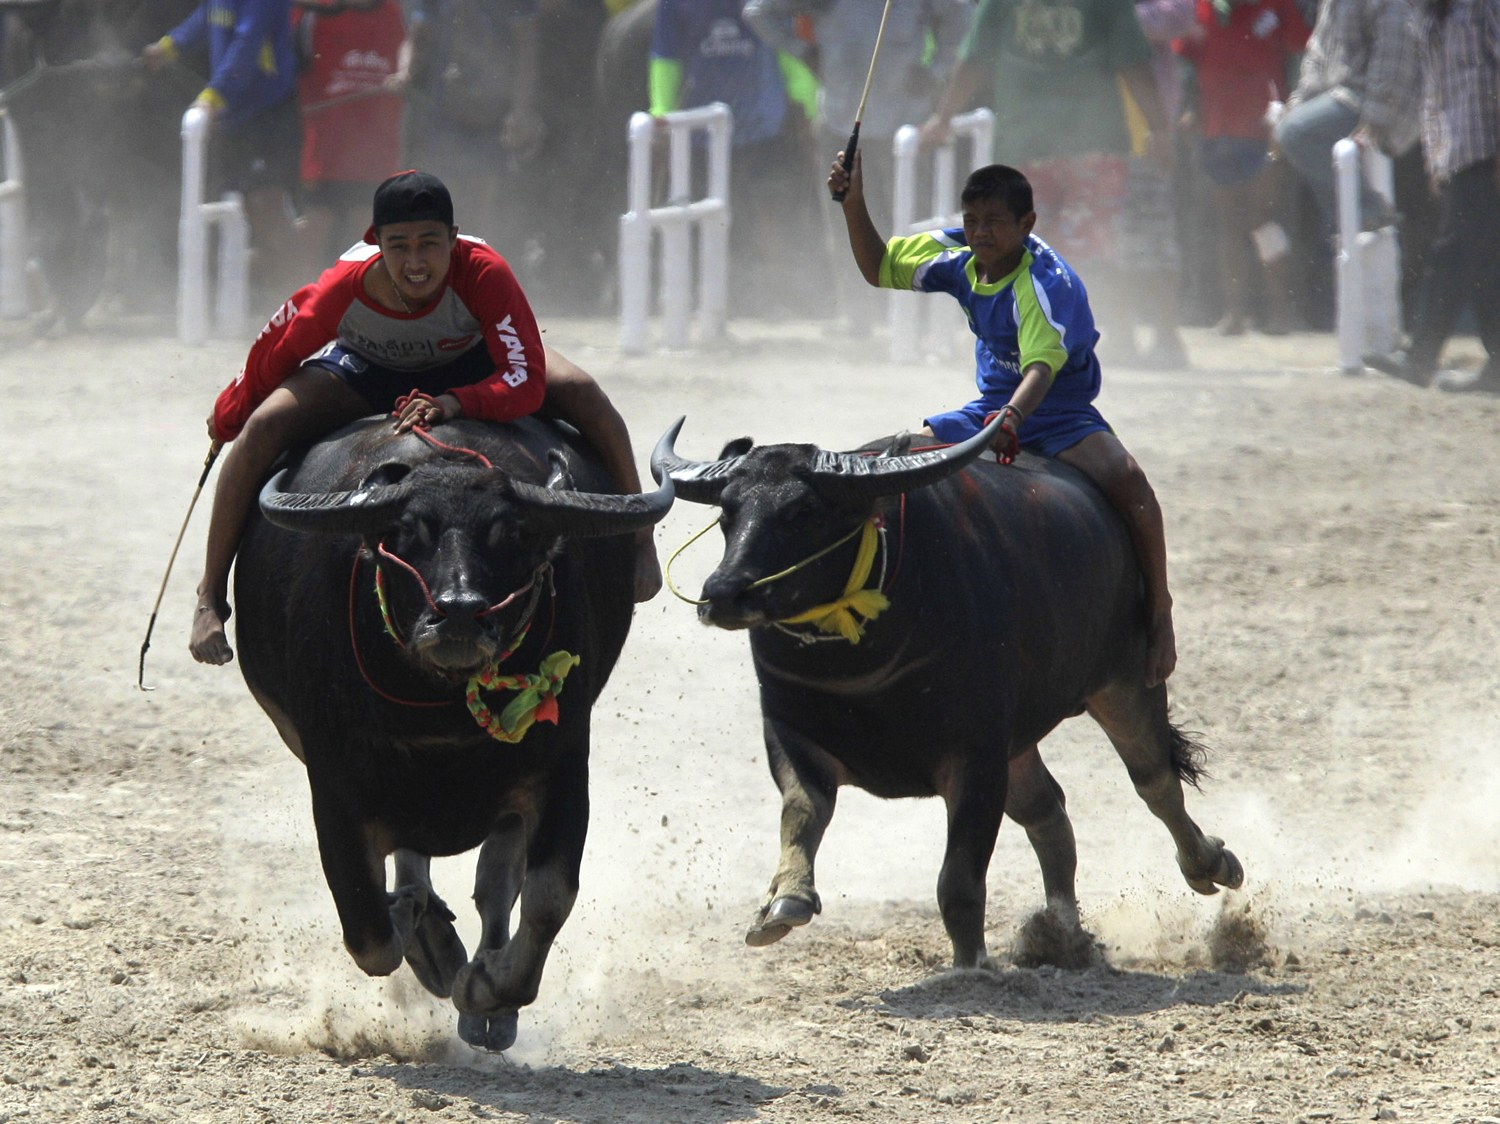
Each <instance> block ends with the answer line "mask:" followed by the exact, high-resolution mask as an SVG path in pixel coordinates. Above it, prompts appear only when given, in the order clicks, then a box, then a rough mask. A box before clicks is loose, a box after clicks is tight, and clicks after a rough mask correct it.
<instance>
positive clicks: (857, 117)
mask: <svg viewBox="0 0 1500 1124" xmlns="http://www.w3.org/2000/svg"><path fill="white" fill-rule="evenodd" d="M890 14H891V0H885V7H884V8H883V9H882V10H881V13H880V29H879V30H878V31H876V32H875V49H874V50H873V51H871V52H870V69H869V70H867V71H866V72H865V89H864V93H862V94H860V95H859V108H858V109H857V110H855V113H854V131H853V132H851V133H850V134H849V143H848V144H846V145H845V146H844V159H843V161H842V163H843V165H844V171H846V172H847V171H849V170H850V169H852V168H853V167H854V151H855V149H857V148H858V147H859V126H860V122H862V121H863V120H864V119H865V102H867V101H868V100H869V99H870V83H871V82H872V81H874V79H875V60H876V59H878V58H879V57H880V41H881V40H882V39H884V38H885V21H886V19H887V18H888V17H889V16H890ZM848 194H849V193H848V192H847V191H835V192H834V193H833V201H834V202H835V203H842V202H843V201H844V196H846V195H848Z"/></svg>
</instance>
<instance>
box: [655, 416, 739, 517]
mask: <svg viewBox="0 0 1500 1124" xmlns="http://www.w3.org/2000/svg"><path fill="white" fill-rule="evenodd" d="M685 421H687V418H686V417H680V418H678V419H677V424H676V425H674V426H672V428H671V429H669V430H667V432H666V433H665V434H663V435H662V439H661V440H660V441H659V442H657V445H656V452H654V453H652V454H651V475H652V476H654V477H655V478H656V479H657V480H662V479H670V480H671V481H672V482H673V483H674V484H676V485H677V494H678V495H680V496H681V497H682V498H683V499H685V500H687V501H689V502H690V503H706V504H716V503H718V502H719V493H720V492H722V491H723V490H724V485H725V484H727V483H729V474H730V473H731V472H733V471H734V466H735V465H737V464H739V463H740V460H741V458H740V457H728V458H725V459H723V460H717V461H690V460H685V459H683V458H682V457H679V456H678V455H677V453H676V450H675V449H674V446H675V445H676V444H677V434H678V433H679V432H681V430H682V423H683V422H685Z"/></svg>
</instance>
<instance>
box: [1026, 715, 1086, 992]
mask: <svg viewBox="0 0 1500 1124" xmlns="http://www.w3.org/2000/svg"><path fill="white" fill-rule="evenodd" d="M1066 803H1067V802H1066V799H1065V798H1064V796H1063V790H1062V785H1060V784H1058V783H1057V781H1056V780H1055V779H1054V778H1053V776H1052V774H1051V773H1050V772H1048V771H1047V766H1046V765H1044V764H1043V763H1042V757H1041V754H1040V753H1038V752H1037V747H1036V744H1035V743H1033V744H1031V745H1029V746H1026V747H1024V748H1023V749H1022V750H1021V752H1020V753H1018V754H1016V755H1015V756H1013V757H1011V759H1010V769H1009V780H1008V782H1007V784H1006V788H1005V814H1006V816H1008V817H1009V818H1010V819H1012V820H1015V821H1016V823H1018V824H1020V825H1021V826H1022V827H1023V828H1025V829H1026V838H1027V839H1028V840H1030V842H1031V849H1032V850H1033V851H1035V852H1036V858H1037V863H1038V864H1039V865H1040V866H1041V868H1042V890H1043V892H1044V893H1045V894H1046V899H1047V904H1046V907H1045V908H1044V909H1042V910H1041V911H1039V912H1037V913H1034V914H1032V915H1031V917H1029V918H1028V919H1027V921H1026V923H1025V924H1024V925H1022V926H1021V930H1020V932H1019V933H1018V934H1017V935H1016V941H1015V947H1014V949H1013V950H1012V955H1013V958H1014V960H1015V962H1016V963H1017V964H1018V965H1020V966H1021V967H1024V968H1035V967H1038V966H1040V965H1042V964H1051V965H1054V966H1055V967H1058V968H1087V967H1089V966H1090V965H1092V964H1095V963H1097V962H1098V952H1097V950H1096V948H1095V944H1094V938H1093V937H1092V936H1091V935H1090V934H1089V933H1088V932H1087V931H1086V930H1085V929H1084V928H1083V925H1082V923H1081V922H1080V920H1079V917H1078V895H1077V890H1076V888H1075V886H1074V876H1075V874H1076V873H1077V870H1078V848H1077V846H1076V844H1075V843H1074V840H1073V823H1072V821H1071V820H1069V819H1068V811H1067V807H1066Z"/></svg>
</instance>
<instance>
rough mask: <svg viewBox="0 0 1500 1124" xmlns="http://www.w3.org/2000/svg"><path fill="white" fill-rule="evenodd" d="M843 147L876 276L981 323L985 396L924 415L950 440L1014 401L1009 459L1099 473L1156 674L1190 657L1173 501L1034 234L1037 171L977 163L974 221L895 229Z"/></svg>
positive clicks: (868, 267)
mask: <svg viewBox="0 0 1500 1124" xmlns="http://www.w3.org/2000/svg"><path fill="white" fill-rule="evenodd" d="M843 155H844V154H843V153H842V152H841V153H839V154H838V157H837V158H836V159H835V160H834V164H833V168H832V170H831V171H830V173H829V176H828V187H829V190H830V191H832V192H833V193H834V195H835V198H837V197H838V193H839V192H841V191H842V192H847V194H846V195H845V196H844V203H843V209H844V222H845V226H846V227H847V228H848V233H849V246H850V249H851V250H852V251H853V254H854V260H855V263H856V264H857V265H858V266H859V270H860V273H861V274H862V275H863V276H864V278H865V280H866V281H868V282H869V283H870V284H871V285H877V286H881V287H884V288H894V289H915V290H916V291H918V292H942V293H948V294H949V295H950V296H952V297H954V298H955V299H956V300H957V301H958V303H959V304H960V305H961V306H962V307H963V310H964V314H965V315H966V316H967V317H968V321H969V328H970V329H971V330H972V331H973V333H974V336H975V344H974V355H975V360H976V368H977V369H976V372H975V381H976V382H977V383H978V386H979V397H978V398H976V399H974V400H973V401H972V402H970V403H968V404H967V405H965V406H963V407H960V408H959V409H957V410H952V411H949V412H948V413H944V414H937V415H934V416H933V417H930V418H927V419H925V420H924V425H925V426H926V427H927V432H928V433H931V434H932V435H933V436H935V437H937V438H938V439H939V440H942V441H950V442H951V441H961V440H963V439H964V438H966V437H970V436H972V435H973V434H975V433H977V432H978V431H979V430H980V429H981V428H983V426H984V423H985V421H986V419H987V418H988V417H990V416H993V415H994V414H996V413H1000V414H1003V415H1004V417H1003V420H1002V422H1001V431H1000V437H999V438H997V440H996V452H997V454H999V457H1000V460H1001V462H1002V463H1005V464H1009V463H1010V461H1011V460H1012V459H1014V457H1015V454H1016V452H1017V451H1019V450H1020V449H1022V448H1025V449H1028V450H1030V451H1033V452H1036V453H1040V454H1042V455H1044V456H1050V457H1056V458H1057V459H1058V460H1061V461H1065V462H1067V463H1068V464H1070V465H1072V466H1073V467H1074V468H1076V469H1078V470H1079V471H1080V472H1082V473H1083V474H1084V475H1086V476H1088V477H1089V478H1090V479H1091V480H1092V481H1093V482H1094V483H1095V484H1096V485H1098V486H1099V488H1100V490H1101V491H1103V492H1104V494H1105V495H1106V496H1108V497H1109V500H1110V502H1111V503H1113V504H1114V506H1115V507H1116V508H1117V509H1118V510H1119V512H1120V514H1121V515H1122V516H1123V517H1124V518H1125V522H1126V524H1127V525H1128V526H1129V527H1130V534H1131V538H1132V540H1133V541H1134V543H1135V548H1136V553H1137V555H1138V556H1139V557H1140V562H1141V571H1142V575H1143V577H1144V579H1145V584H1146V605H1147V612H1148V615H1149V618H1150V622H1149V633H1148V639H1147V650H1146V666H1145V669H1144V670H1145V679H1146V683H1147V684H1148V685H1155V684H1158V683H1161V682H1162V681H1164V680H1165V679H1166V678H1167V676H1169V675H1170V674H1171V673H1172V669H1173V668H1174V667H1175V666H1176V663H1177V646H1176V639H1175V636H1174V634H1173V629H1172V597H1171V594H1170V593H1169V592H1168V589H1167V547H1166V535H1165V532H1164V530H1163V527H1162V517H1161V508H1160V506H1159V505H1158V504H1157V502H1156V494H1155V492H1154V491H1153V490H1152V488H1151V484H1150V482H1149V481H1148V480H1147V479H1146V474H1145V473H1144V472H1142V471H1141V468H1140V466H1139V465H1138V464H1136V462H1135V459H1134V458H1133V457H1132V456H1131V455H1130V454H1129V452H1127V451H1126V449H1125V446H1124V445H1123V444H1121V443H1120V439H1119V438H1118V437H1116V436H1115V435H1114V432H1113V431H1112V430H1111V429H1110V427H1109V423H1108V422H1106V421H1105V420H1104V418H1103V416H1102V415H1101V414H1100V413H1099V411H1098V409H1097V408H1095V406H1094V398H1095V397H1096V396H1097V395H1098V393H1099V360H1098V358H1097V356H1096V355H1095V354H1094V344H1095V343H1096V342H1097V341H1098V339H1099V333H1098V331H1097V330H1096V329H1095V327H1094V315H1093V312H1092V311H1091V310H1090V308H1089V299H1088V294H1087V292H1085V291H1084V287H1083V282H1082V281H1080V280H1079V278H1078V275H1077V274H1076V273H1074V272H1073V270H1072V268H1071V267H1070V266H1069V265H1068V263H1067V262H1065V261H1064V260H1063V259H1062V258H1061V257H1060V256H1059V255H1058V253H1057V251H1056V250H1054V249H1052V248H1051V247H1050V246H1048V245H1047V244H1046V243H1045V242H1043V241H1042V240H1041V239H1040V238H1037V237H1036V236H1035V235H1033V234H1032V232H1031V231H1032V227H1033V226H1034V225H1035V224H1036V211H1035V210H1034V209H1033V206H1032V194H1031V184H1030V183H1029V182H1027V179H1026V177H1025V176H1023V175H1022V174H1021V173H1020V172H1018V171H1016V170H1015V169H1014V168H1009V167H1006V166H1005V165H1003V164H991V165H988V166H987V167H983V168H980V169H978V170H977V171H975V172H973V173H972V174H971V175H970V176H969V178H968V181H967V182H966V183H965V184H964V189H963V193H962V196H961V197H960V202H961V204H962V207H963V220H964V224H963V226H962V227H961V228H955V229H952V230H938V231H930V232H926V233H923V234H915V235H910V236H908V237H904V238H892V239H891V240H890V241H889V242H887V241H886V240H885V239H884V238H883V237H882V236H881V234H880V232H879V231H878V230H877V229H876V228H875V224H874V222H873V221H871V219H870V212H869V209H868V208H867V207H866V206H865V201H864V183H863V176H862V175H861V169H860V161H859V154H858V152H856V153H855V157H854V166H853V168H852V169H851V170H850V171H845V169H844V166H843Z"/></svg>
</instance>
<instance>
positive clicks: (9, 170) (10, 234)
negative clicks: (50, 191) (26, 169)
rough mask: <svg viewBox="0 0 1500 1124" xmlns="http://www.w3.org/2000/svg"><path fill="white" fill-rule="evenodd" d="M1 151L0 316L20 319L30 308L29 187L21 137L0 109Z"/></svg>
mask: <svg viewBox="0 0 1500 1124" xmlns="http://www.w3.org/2000/svg"><path fill="white" fill-rule="evenodd" d="M0 131H3V133H4V136H3V138H0V151H3V153H4V157H5V179H4V180H3V181H0V316H3V317H4V318H5V319H7V320H19V319H22V318H24V317H25V316H26V315H27V314H28V313H29V312H30V311H31V301H30V299H29V298H28V296H27V291H26V290H27V285H26V187H25V176H24V174H23V172H22V167H21V138H20V137H19V136H17V135H16V123H15V122H14V121H12V120H11V119H10V114H9V113H7V112H6V111H5V110H3V109H0Z"/></svg>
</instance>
